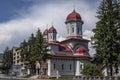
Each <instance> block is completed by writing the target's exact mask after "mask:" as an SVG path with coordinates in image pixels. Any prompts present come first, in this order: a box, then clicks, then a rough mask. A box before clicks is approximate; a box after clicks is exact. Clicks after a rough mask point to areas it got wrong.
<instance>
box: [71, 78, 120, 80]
mask: <svg viewBox="0 0 120 80" xmlns="http://www.w3.org/2000/svg"><path fill="white" fill-rule="evenodd" d="M73 80H120V77H79V78H74V79H73Z"/></svg>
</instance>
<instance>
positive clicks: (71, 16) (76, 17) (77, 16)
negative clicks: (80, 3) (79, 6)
mask: <svg viewBox="0 0 120 80" xmlns="http://www.w3.org/2000/svg"><path fill="white" fill-rule="evenodd" d="M71 20H75V21H81V22H83V21H82V19H81V16H80V14H79V13H77V12H76V11H75V10H73V12H72V13H70V14H69V15H68V16H67V18H66V21H71Z"/></svg>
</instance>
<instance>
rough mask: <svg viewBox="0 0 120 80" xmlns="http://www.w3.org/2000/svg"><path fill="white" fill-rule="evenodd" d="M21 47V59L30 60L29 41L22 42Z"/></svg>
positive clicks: (23, 60)
mask: <svg viewBox="0 0 120 80" xmlns="http://www.w3.org/2000/svg"><path fill="white" fill-rule="evenodd" d="M20 49H21V61H22V62H25V61H28V56H29V52H28V49H29V47H28V43H27V42H26V41H25V40H24V41H23V42H22V43H21V45H20Z"/></svg>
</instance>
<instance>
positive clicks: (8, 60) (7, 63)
mask: <svg viewBox="0 0 120 80" xmlns="http://www.w3.org/2000/svg"><path fill="white" fill-rule="evenodd" d="M12 63H13V55H12V51H11V50H9V48H8V47H7V48H6V49H5V51H4V54H3V67H4V68H5V70H6V72H7V73H8V72H9V69H10V68H11V66H12Z"/></svg>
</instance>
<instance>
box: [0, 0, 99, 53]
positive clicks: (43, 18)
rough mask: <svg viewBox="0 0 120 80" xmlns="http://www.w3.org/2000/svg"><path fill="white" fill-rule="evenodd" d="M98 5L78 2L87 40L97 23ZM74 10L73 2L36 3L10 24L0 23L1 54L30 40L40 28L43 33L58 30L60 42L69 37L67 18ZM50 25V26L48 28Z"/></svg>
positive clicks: (77, 8) (78, 9)
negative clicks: (7, 47)
mask: <svg viewBox="0 0 120 80" xmlns="http://www.w3.org/2000/svg"><path fill="white" fill-rule="evenodd" d="M96 3H97V2H94V3H92V4H91V3H88V2H86V1H84V0H81V1H79V0H76V7H75V8H76V11H77V12H78V13H80V15H81V17H82V19H83V21H84V25H83V32H84V35H85V36H86V37H87V38H90V36H91V34H92V33H91V31H90V30H91V29H93V28H94V27H95V22H96V20H97V19H96V18H95V15H96V8H97V6H96ZM72 10H73V1H67V0H66V1H54V2H50V3H47V2H46V3H44V4H41V3H36V4H34V5H33V6H31V7H30V8H28V10H21V11H20V12H18V15H17V17H15V18H13V19H11V20H10V21H8V22H3V23H0V42H1V43H0V52H2V51H3V50H4V49H5V47H6V46H9V47H12V46H19V44H20V42H22V41H23V40H24V39H28V37H29V36H30V34H31V33H35V32H36V30H37V28H38V27H39V28H40V29H41V31H42V32H43V31H44V30H45V29H46V28H49V27H51V26H52V23H53V25H54V27H55V28H56V29H57V32H58V34H59V38H60V39H59V40H62V39H64V37H66V36H67V31H66V30H67V29H66V25H65V23H64V22H65V20H66V16H67V15H68V14H69V13H71V12H72ZM46 25H48V26H46Z"/></svg>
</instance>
